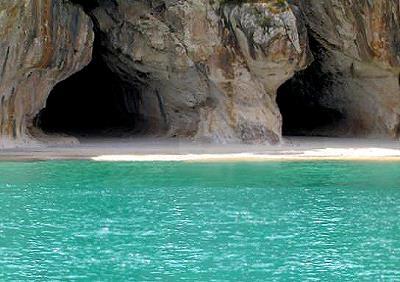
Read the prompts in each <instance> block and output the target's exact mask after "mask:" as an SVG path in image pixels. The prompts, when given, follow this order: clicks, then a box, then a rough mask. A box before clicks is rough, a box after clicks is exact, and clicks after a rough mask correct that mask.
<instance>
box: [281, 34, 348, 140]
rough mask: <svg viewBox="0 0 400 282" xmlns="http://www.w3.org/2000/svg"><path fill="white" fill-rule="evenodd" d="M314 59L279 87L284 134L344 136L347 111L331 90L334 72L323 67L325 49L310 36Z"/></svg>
mask: <svg viewBox="0 0 400 282" xmlns="http://www.w3.org/2000/svg"><path fill="white" fill-rule="evenodd" d="M310 45H311V50H312V52H313V55H314V58H315V60H314V62H313V63H312V64H311V65H310V66H309V67H308V68H307V69H305V70H303V71H300V72H298V73H296V74H295V75H294V77H292V78H291V79H290V80H288V81H286V82H285V83H284V84H283V85H282V86H281V87H280V88H279V89H278V91H277V98H276V101H277V104H278V107H279V110H280V112H281V115H282V134H283V135H284V136H321V137H322V136H323V137H340V136H343V135H345V134H346V133H345V132H344V126H343V125H344V124H345V122H346V120H345V114H344V113H343V111H341V110H340V109H339V108H338V106H337V105H338V98H337V97H336V96H335V95H334V94H333V93H331V90H330V89H332V83H335V82H334V81H335V80H334V79H332V77H333V76H332V75H331V74H330V73H329V72H326V71H324V70H323V65H322V63H321V62H323V61H324V60H323V56H324V54H325V50H323V48H322V47H321V46H320V45H319V44H318V43H317V42H316V41H315V40H313V39H312V38H310Z"/></svg>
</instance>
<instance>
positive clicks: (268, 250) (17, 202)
mask: <svg viewBox="0 0 400 282" xmlns="http://www.w3.org/2000/svg"><path fill="white" fill-rule="evenodd" d="M0 207H1V209H0V280H12V279H13V280H43V279H44V280H46V279H49V280H57V279H63V280H65V279H70V280H81V279H83V280H95V279H99V278H101V280H128V279H132V280H148V281H155V280H188V281H193V280H204V281H232V280H238V281H265V280H268V279H267V278H271V279H273V278H275V279H276V280H283V281H286V280H290V279H293V280H305V279H313V278H319V279H322V280H332V281H338V280H339V279H340V280H354V279H357V280H394V279H397V278H398V277H400V237H399V236H400V235H399V234H400V228H399V227H400V217H399V215H400V165H399V164H397V163H375V164H374V163H346V162H282V163H279V162H275V163H274V162H272V163H257V164H227V163H226V164H216V163H214V164H186V163H94V162H86V161H65V162H31V163H17V162H14V163H0Z"/></svg>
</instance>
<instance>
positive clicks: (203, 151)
mask: <svg viewBox="0 0 400 282" xmlns="http://www.w3.org/2000/svg"><path fill="white" fill-rule="evenodd" d="M80 141H81V142H80V143H79V144H70V145H60V144H58V145H46V146H45V145H44V146H36V147H31V148H15V149H4V150H0V161H46V160H92V161H108V162H112V161H115V162H123V161H125V162H126V161H131V162H143V161H168V162H173V161H179V162H263V161H321V160H327V161H340V160H344V161H400V142H399V141H388V140H377V139H354V138H321V137H288V138H285V141H284V142H283V143H282V144H279V145H245V144H209V143H201V142H191V141H187V140H184V141H182V140H176V139H156V138H143V139H139V138H136V139H133V138H131V139H127V138H125V139H123V138H120V139H81V140H80Z"/></svg>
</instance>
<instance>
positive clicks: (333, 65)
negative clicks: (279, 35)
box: [298, 0, 400, 137]
mask: <svg viewBox="0 0 400 282" xmlns="http://www.w3.org/2000/svg"><path fill="white" fill-rule="evenodd" d="M298 2H299V3H301V8H302V10H303V12H304V14H305V18H306V21H307V22H308V25H309V28H310V30H309V33H310V35H311V37H312V38H314V39H315V41H316V42H317V45H318V48H315V49H314V50H313V52H314V53H315V56H316V57H318V60H319V65H320V66H321V69H320V70H319V71H320V72H321V73H322V75H318V76H317V75H316V76H315V77H320V78H321V77H323V79H322V80H319V83H320V85H322V84H324V86H323V87H320V91H321V92H320V95H323V96H324V99H323V103H324V104H325V106H327V107H329V108H333V109H337V110H339V111H340V112H341V113H342V115H343V119H344V120H343V122H341V124H340V127H338V128H330V130H329V131H325V132H322V133H323V134H324V135H335V136H338V135H339V136H343V135H357V136H373V137H382V136H385V137H399V134H400V89H399V73H400V32H399V31H400V6H399V5H400V2H399V1H393V0H380V1H369V0H346V1H345V0H325V1H320V0H305V1H298ZM308 79H310V78H308Z"/></svg>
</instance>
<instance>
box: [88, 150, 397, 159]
mask: <svg viewBox="0 0 400 282" xmlns="http://www.w3.org/2000/svg"><path fill="white" fill-rule="evenodd" d="M379 158H382V159H399V160H400V150H395V149H382V148H348V149H346V148H326V149H315V150H306V151H303V152H297V151H288V152H280V153H278V154H263V153H260V154H254V153H232V154H176V155H171V154H165V155H163V154H150V155H100V156H96V157H92V160H94V161H119V162H121V161H131V162H133V161H134V162H147V161H167V162H171V161H172V162H179V161H241V160H242V161H263V160H265V161H267V160H307V159H310V160H313V159H328V160H329V159H353V160H361V159H379Z"/></svg>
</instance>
